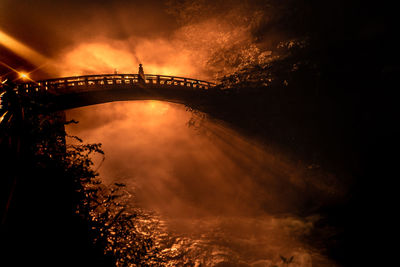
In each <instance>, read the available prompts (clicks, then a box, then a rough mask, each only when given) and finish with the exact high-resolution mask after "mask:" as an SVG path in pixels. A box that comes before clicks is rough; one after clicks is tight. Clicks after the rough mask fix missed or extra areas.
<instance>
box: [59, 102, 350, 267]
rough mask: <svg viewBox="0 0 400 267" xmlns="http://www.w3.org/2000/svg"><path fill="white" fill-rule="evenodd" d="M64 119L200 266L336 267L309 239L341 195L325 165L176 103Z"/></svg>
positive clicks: (118, 105)
mask: <svg viewBox="0 0 400 267" xmlns="http://www.w3.org/2000/svg"><path fill="white" fill-rule="evenodd" d="M66 113H67V118H68V119H74V120H77V121H79V124H77V125H69V126H68V127H67V131H68V133H69V134H71V135H77V136H79V137H80V138H82V139H83V140H84V141H85V142H87V143H102V145H103V150H104V152H105V159H104V161H103V159H102V158H101V157H99V158H95V159H94V160H95V167H96V168H98V172H99V174H100V178H101V180H102V181H103V183H105V184H113V183H115V182H118V183H124V184H126V188H127V190H128V191H129V192H131V193H132V194H134V195H135V198H134V201H135V203H134V205H136V206H139V207H140V208H142V209H143V210H146V211H149V212H150V213H151V214H153V215H152V216H155V217H157V219H158V220H159V221H160V225H162V227H161V228H162V233H161V232H159V233H157V234H159V235H163V236H165V235H167V236H169V237H173V239H172V240H173V244H170V246H169V247H168V248H166V249H165V252H168V253H174V252H177V251H180V252H182V251H184V252H185V253H184V255H185V257H186V262H190V264H189V265H195V266H274V265H276V266H303V267H311V266H336V265H335V264H334V262H333V261H331V260H330V259H329V258H327V257H326V256H324V248H323V247H321V245H315V244H313V242H310V241H309V239H307V236H309V235H310V233H312V232H313V231H314V227H315V224H316V223H318V221H319V220H321V216H320V215H319V214H318V213H313V210H317V209H318V207H319V206H320V205H325V204H329V203H332V202H335V201H337V200H338V199H340V198H341V197H342V194H343V193H342V192H343V190H342V188H341V186H340V185H339V184H337V182H336V181H337V179H336V178H335V177H334V175H332V174H328V173H325V172H323V171H322V170H321V169H320V168H319V166H314V165H305V164H304V163H302V162H294V161H293V159H288V158H287V157H285V155H284V154H283V153H282V152H280V151H279V150H278V149H277V148H276V147H273V146H272V145H271V146H266V145H265V144H264V145H262V146H261V145H260V144H258V143H257V142H256V141H254V140H250V139H248V138H246V137H245V136H243V135H240V134H239V133H237V132H236V131H234V130H233V129H231V128H230V127H228V126H227V125H226V124H224V123H223V122H219V121H216V120H213V119H210V118H208V117H207V116H206V115H204V114H201V113H197V112H192V111H189V110H187V109H186V107H185V106H183V105H179V104H174V103H167V102H158V101H130V102H114V103H106V104H100V105H95V106H88V107H82V108H77V109H72V110H68V111H67V112H66ZM306 240H308V241H306ZM292 256H293V259H292V262H291V263H290V264H289V265H286V264H285V263H284V260H283V257H284V258H286V259H290V257H292ZM168 264H169V265H170V266H175V265H179V264H183V261H182V259H177V258H175V259H174V260H171V261H170V262H169V263H168Z"/></svg>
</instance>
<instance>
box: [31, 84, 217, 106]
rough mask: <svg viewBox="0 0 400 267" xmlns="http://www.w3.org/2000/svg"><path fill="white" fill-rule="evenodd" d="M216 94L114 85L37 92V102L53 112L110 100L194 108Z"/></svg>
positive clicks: (180, 88) (143, 86)
mask: <svg viewBox="0 0 400 267" xmlns="http://www.w3.org/2000/svg"><path fill="white" fill-rule="evenodd" d="M217 95H219V94H218V92H217V91H214V90H213V89H212V88H210V89H208V90H199V89H188V88H187V87H185V86H176V85H174V86H166V85H162V86H161V85H159V86H157V85H148V84H145V85H141V84H136V85H133V86H132V85H130V86H124V85H118V86H115V85H113V86H99V87H96V88H93V87H91V88H90V90H85V88H81V90H79V91H77V90H73V89H71V90H68V88H66V90H63V92H60V91H59V92H45V93H37V94H36V96H37V99H39V101H44V102H46V103H47V104H48V108H49V109H51V110H53V111H57V110H67V109H71V108H78V107H83V106H89V105H96V104H102V103H107V102H114V101H129V100H159V101H167V102H173V103H179V104H184V105H188V106H192V105H193V106H198V105H201V104H202V103H205V102H207V99H208V100H209V99H213V97H215V96H217Z"/></svg>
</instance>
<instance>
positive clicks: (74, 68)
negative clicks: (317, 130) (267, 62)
mask: <svg viewBox="0 0 400 267" xmlns="http://www.w3.org/2000/svg"><path fill="white" fill-rule="evenodd" d="M389 10H390V8H389V7H384V5H377V4H374V5H372V2H366V1H362V2H361V1H344V0H337V1H330V2H328V3H327V2H325V1H324V2H321V3H320V2H319V1H310V2H308V1H307V2H306V1H299V0H283V1H276V0H269V1H261V0H248V1H238V0H232V1H222V0H216V1H210V0H198V1H189V0H168V1H155V0H150V1H136V0H131V1H129V0H116V1H89V0H83V1H78V0H71V1H50V0H48V1H43V0H42V1H34V0H22V1H14V0H1V2H0V32H5V33H6V34H8V35H9V36H10V37H12V38H15V39H16V40H19V41H20V42H21V43H23V44H25V45H27V46H28V47H30V48H32V49H33V50H35V51H37V52H38V53H40V54H42V55H43V56H45V57H46V58H47V59H49V60H50V61H47V60H45V62H39V63H38V62H34V63H33V62H32V59H29V58H27V57H26V56H25V57H24V56H22V57H21V55H20V56H18V57H17V56H15V55H14V54H15V51H14V52H11V51H10V47H8V48H4V42H3V43H2V42H1V40H0V60H1V61H2V62H5V63H6V64H8V65H12V66H13V67H14V68H16V69H25V70H26V71H31V70H33V69H35V68H37V67H40V70H38V71H36V72H35V73H34V76H35V77H34V78H44V77H54V76H60V75H77V74H90V73H103V72H106V73H110V72H113V71H114V69H118V70H120V71H121V72H136V71H137V70H136V69H137V64H138V63H139V62H142V63H143V64H144V66H145V71H146V72H147V73H149V72H158V73H163V74H174V75H186V76H194V77H197V78H203V79H211V80H212V79H214V78H216V76H221V75H224V74H229V73H230V72H232V71H234V69H235V67H238V66H239V65H240V63H241V62H243V61H246V60H248V59H249V58H252V57H253V54H254V53H255V52H254V51H255V50H257V49H258V50H257V51H256V53H258V54H260V53H262V52H267V51H271V50H274V49H275V48H276V46H277V44H278V43H279V42H280V41H285V40H290V39H296V38H303V37H304V36H311V39H312V41H313V43H314V44H316V46H318V49H321V51H319V52H318V53H319V54H321V57H323V56H328V57H329V55H330V54H332V55H334V56H332V57H333V59H335V58H338V57H342V58H340V60H345V59H348V58H349V57H351V56H352V55H353V54H354V53H359V54H360V55H359V56H357V59H360V58H362V57H365V56H368V57H371V54H372V53H374V52H376V51H377V50H380V51H381V52H382V53H383V55H382V57H386V58H387V57H388V56H387V55H391V54H392V52H391V51H392V50H393V45H386V44H382V42H380V41H379V40H382V38H384V37H390V36H392V35H393V34H392V33H390V31H388V30H387V26H388V25H390V24H391V21H392V19H391V17H392V16H391V13H390V12H388V11H389ZM391 34H392V35H391ZM392 37H393V36H392ZM347 47H348V49H347ZM11 50H13V48H11ZM337 51H339V52H337ZM252 53H253V54H252ZM335 53H336V54H335ZM366 54H368V55H366ZM121 58H123V59H124V60H121ZM327 61H330V59H327ZM43 64H46V66H42V65H43ZM0 71H1V74H2V75H3V74H4V73H6V72H8V71H9V70H8V69H7V68H5V67H4V66H0Z"/></svg>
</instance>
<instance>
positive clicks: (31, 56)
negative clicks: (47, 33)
mask: <svg viewBox="0 0 400 267" xmlns="http://www.w3.org/2000/svg"><path fill="white" fill-rule="evenodd" d="M0 45H3V46H4V47H6V48H8V49H10V50H11V51H12V52H14V53H15V54H17V55H18V56H20V57H22V58H24V59H26V60H28V61H30V62H32V63H33V64H35V65H41V64H43V63H44V62H46V61H47V59H46V57H44V56H43V55H41V54H39V53H38V52H36V51H35V50H33V49H32V48H30V47H28V46H26V45H24V44H23V43H21V42H19V41H18V40H16V39H14V38H12V37H11V36H9V35H8V34H6V33H5V32H3V31H1V30H0Z"/></svg>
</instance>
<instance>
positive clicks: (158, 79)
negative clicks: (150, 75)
mask: <svg viewBox="0 0 400 267" xmlns="http://www.w3.org/2000/svg"><path fill="white" fill-rule="evenodd" d="M157 84H160V75H157Z"/></svg>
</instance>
